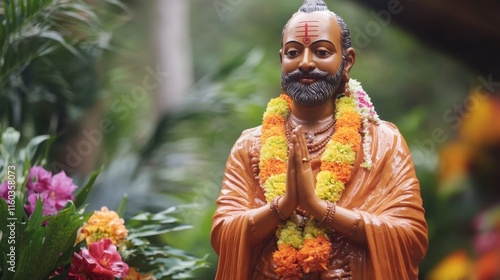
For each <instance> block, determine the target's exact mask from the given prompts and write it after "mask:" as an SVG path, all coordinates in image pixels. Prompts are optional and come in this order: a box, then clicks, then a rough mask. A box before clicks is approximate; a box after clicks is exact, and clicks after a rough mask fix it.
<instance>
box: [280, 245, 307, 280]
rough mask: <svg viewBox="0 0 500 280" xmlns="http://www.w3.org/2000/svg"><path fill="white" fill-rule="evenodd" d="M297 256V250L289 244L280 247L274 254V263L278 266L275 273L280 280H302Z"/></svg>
mask: <svg viewBox="0 0 500 280" xmlns="http://www.w3.org/2000/svg"><path fill="white" fill-rule="evenodd" d="M297 254H298V251H297V249H295V248H293V247H292V246H290V245H289V244H280V245H278V250H277V251H275V252H274V253H273V261H274V264H275V265H276V269H275V272H276V274H277V275H278V276H279V277H280V279H287V280H300V279H302V271H301V269H300V266H299V264H298V263H297Z"/></svg>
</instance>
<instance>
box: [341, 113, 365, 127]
mask: <svg viewBox="0 0 500 280" xmlns="http://www.w3.org/2000/svg"><path fill="white" fill-rule="evenodd" d="M337 126H338V127H353V128H359V127H361V117H360V116H359V114H358V113H357V112H354V111H347V112H344V113H343V114H342V117H341V118H338V119H337Z"/></svg>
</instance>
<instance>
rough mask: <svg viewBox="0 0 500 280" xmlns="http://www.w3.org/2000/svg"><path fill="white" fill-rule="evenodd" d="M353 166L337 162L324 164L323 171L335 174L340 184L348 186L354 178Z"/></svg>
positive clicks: (322, 165)
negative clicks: (352, 177)
mask: <svg viewBox="0 0 500 280" xmlns="http://www.w3.org/2000/svg"><path fill="white" fill-rule="evenodd" d="M352 169H353V166H352V165H349V164H345V163H336V162H322V163H321V170H327V171H331V172H333V174H335V178H337V180H339V181H340V182H342V183H344V184H346V183H347V182H349V180H350V179H351V176H352Z"/></svg>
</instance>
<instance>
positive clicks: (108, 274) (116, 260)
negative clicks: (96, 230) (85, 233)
mask: <svg viewBox="0 0 500 280" xmlns="http://www.w3.org/2000/svg"><path fill="white" fill-rule="evenodd" d="M127 275H128V265H127V264H126V263H124V262H123V261H122V257H121V256H120V254H119V253H118V251H116V246H115V245H113V243H112V241H111V239H109V238H105V239H103V240H101V241H99V242H95V243H92V244H90V245H89V249H88V250H87V249H82V250H81V251H80V252H79V253H74V255H73V262H72V263H71V267H70V270H69V277H68V279H74V280H85V279H95V280H107V279H110V280H114V279H115V277H117V278H123V277H126V276H127Z"/></svg>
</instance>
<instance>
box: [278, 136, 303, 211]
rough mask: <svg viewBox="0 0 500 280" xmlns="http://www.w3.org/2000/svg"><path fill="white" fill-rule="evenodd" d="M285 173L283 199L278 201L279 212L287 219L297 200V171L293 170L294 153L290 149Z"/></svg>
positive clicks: (297, 203)
mask: <svg viewBox="0 0 500 280" xmlns="http://www.w3.org/2000/svg"><path fill="white" fill-rule="evenodd" d="M288 150H289V155H288V163H287V171H286V191H285V195H284V196H283V198H282V199H281V200H280V203H279V204H280V205H279V206H280V211H281V212H282V213H283V214H284V216H285V217H289V216H290V215H291V214H292V213H293V211H295V209H297V206H298V205H299V199H298V194H297V178H296V177H297V171H296V168H295V151H294V149H293V144H292V147H290V148H289V149H288Z"/></svg>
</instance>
